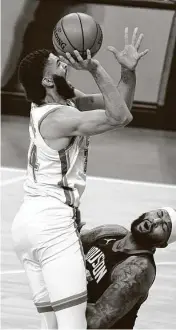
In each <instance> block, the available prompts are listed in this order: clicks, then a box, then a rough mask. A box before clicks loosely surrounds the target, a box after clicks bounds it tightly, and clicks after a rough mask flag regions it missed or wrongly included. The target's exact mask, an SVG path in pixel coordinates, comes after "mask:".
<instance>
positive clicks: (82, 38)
mask: <svg viewBox="0 0 176 330" xmlns="http://www.w3.org/2000/svg"><path fill="white" fill-rule="evenodd" d="M77 15H78V18H79V21H80V25H81V31H82V42H83V50H82V52H83V53H84V30H83V25H82V21H81V17H80V16H79V14H78V13H77Z"/></svg>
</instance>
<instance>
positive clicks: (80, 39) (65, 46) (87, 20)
mask: <svg viewBox="0 0 176 330" xmlns="http://www.w3.org/2000/svg"><path fill="white" fill-rule="evenodd" d="M52 41H53V45H54V48H55V50H56V52H57V53H58V54H59V55H63V56H64V55H65V53H66V52H69V53H70V54H71V55H72V56H73V57H74V53H73V51H74V50H75V49H76V50H78V51H79V53H80V55H81V56H82V58H83V59H86V58H87V53H86V50H87V49H90V52H91V56H92V57H93V56H94V55H95V54H96V53H97V52H98V51H99V49H100V47H101V45H102V41H103V33H102V30H101V27H100V25H99V24H98V23H97V22H95V20H94V19H93V18H92V17H91V16H89V15H87V14H84V13H71V14H68V15H66V16H64V17H63V18H61V19H60V21H59V22H58V23H57V24H56V26H55V28H54V30H53V37H52Z"/></svg>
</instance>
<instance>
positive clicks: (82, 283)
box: [42, 250, 87, 329]
mask: <svg viewBox="0 0 176 330" xmlns="http://www.w3.org/2000/svg"><path fill="white" fill-rule="evenodd" d="M42 271H43V276H44V280H45V283H46V286H47V290H48V292H49V295H50V301H51V305H52V307H53V310H54V311H55V314H56V317H57V322H58V327H59V328H63V329H64V328H67V329H81V328H82V329H86V305H87V285H86V271H85V264H84V260H83V257H82V253H81V251H80V250H78V251H77V252H76V253H72V252H70V253H66V254H65V255H63V256H62V257H58V258H56V259H54V260H51V261H49V262H48V263H45V264H44V265H43V269H42Z"/></svg>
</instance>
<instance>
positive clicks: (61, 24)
mask: <svg viewBox="0 0 176 330" xmlns="http://www.w3.org/2000/svg"><path fill="white" fill-rule="evenodd" d="M62 20H63V19H62ZM62 20H61V26H62V30H63V32H64V34H65V37H66V38H67V40H68V42H69V44H70V45H71V46H72V47H73V49H76V47H74V46H73V45H72V43H71V42H70V40H69V39H68V37H67V35H66V33H65V30H64V26H63V23H62ZM77 50H78V49H77ZM78 52H81V50H78Z"/></svg>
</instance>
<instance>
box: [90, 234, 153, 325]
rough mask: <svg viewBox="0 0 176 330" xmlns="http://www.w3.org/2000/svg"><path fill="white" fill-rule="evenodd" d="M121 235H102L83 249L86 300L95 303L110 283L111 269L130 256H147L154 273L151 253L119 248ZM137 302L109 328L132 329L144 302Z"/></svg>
mask: <svg viewBox="0 0 176 330" xmlns="http://www.w3.org/2000/svg"><path fill="white" fill-rule="evenodd" d="M121 239H122V236H120V237H119V236H116V237H115V236H105V235H104V236H103V237H101V238H99V239H98V240H97V241H96V242H95V243H94V245H93V246H92V247H91V248H89V249H86V246H84V251H85V254H86V270H87V279H88V284H87V288H88V302H89V303H95V302H96V301H97V300H98V299H99V298H100V297H101V295H102V294H103V293H104V291H105V290H106V289H107V288H108V286H109V285H110V284H111V283H112V281H111V275H112V271H113V269H114V268H115V267H116V266H117V265H118V264H120V263H121V262H123V261H125V260H126V259H127V258H129V257H130V256H137V255H140V256H145V257H146V258H148V259H149V260H150V261H151V263H152V265H153V267H154V269H155V273H156V267H155V262H154V259H153V253H152V252H151V251H148V250H133V251H132V250H130V251H129V250H119V249H118V245H119V241H120V240H121ZM146 298H147V297H144V299H143V300H142V301H140V302H138V303H137V304H136V305H135V306H134V307H133V308H132V309H131V311H129V312H128V314H126V315H125V316H124V317H123V318H121V319H120V320H118V321H117V322H116V323H115V324H114V325H113V326H112V327H111V329H133V326H134V323H135V320H136V317H137V312H138V310H139V308H140V306H141V304H142V303H143V302H144V300H145V299H146Z"/></svg>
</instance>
